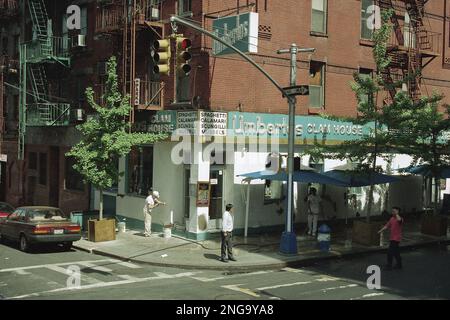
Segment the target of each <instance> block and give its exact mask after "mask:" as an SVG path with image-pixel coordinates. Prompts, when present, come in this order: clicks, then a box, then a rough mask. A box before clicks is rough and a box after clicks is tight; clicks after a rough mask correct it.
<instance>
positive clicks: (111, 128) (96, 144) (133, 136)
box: [66, 57, 165, 220]
mask: <svg viewBox="0 0 450 320" xmlns="http://www.w3.org/2000/svg"><path fill="white" fill-rule="evenodd" d="M116 69H117V62H116V58H115V57H111V58H110V59H109V61H108V63H107V73H108V75H107V81H106V88H105V93H104V96H103V98H104V99H103V100H104V101H105V105H103V106H101V105H98V104H97V103H96V102H95V100H94V91H93V90H92V88H91V87H89V88H87V89H86V97H87V101H88V103H89V105H90V106H91V107H92V108H93V109H94V110H95V111H96V112H97V114H96V117H92V118H89V119H88V120H87V121H86V122H85V123H83V124H81V125H79V126H77V129H78V130H79V131H80V132H81V135H82V139H81V141H80V142H79V143H78V144H76V145H75V146H73V147H72V149H71V150H70V151H69V152H68V153H67V154H66V156H69V157H73V158H74V159H75V165H74V166H73V168H74V169H75V170H76V171H78V172H79V173H80V174H81V175H82V176H83V178H84V181H85V182H86V183H90V184H92V185H93V186H94V187H95V188H97V189H98V190H99V191H100V220H101V219H103V190H104V189H106V188H111V187H112V185H113V183H114V182H117V181H118V180H119V177H120V176H123V172H119V170H118V168H117V166H116V164H117V161H118V159H119V158H120V157H123V156H125V155H127V154H128V153H129V152H130V151H131V148H132V147H133V146H135V145H140V144H146V143H153V142H156V141H158V140H161V139H163V138H164V137H165V136H164V135H162V134H149V133H134V132H131V125H130V123H129V122H128V121H127V120H126V118H127V117H128V116H129V114H130V111H131V105H130V97H129V95H125V96H122V94H121V93H120V92H119V90H118V81H117V74H116Z"/></svg>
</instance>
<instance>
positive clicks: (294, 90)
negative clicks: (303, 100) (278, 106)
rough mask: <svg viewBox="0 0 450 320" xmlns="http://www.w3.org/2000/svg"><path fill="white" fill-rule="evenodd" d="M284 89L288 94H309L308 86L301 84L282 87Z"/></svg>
mask: <svg viewBox="0 0 450 320" xmlns="http://www.w3.org/2000/svg"><path fill="white" fill-rule="evenodd" d="M283 90H284V91H286V94H287V95H288V96H308V95H309V86H308V85H301V86H292V87H286V88H283Z"/></svg>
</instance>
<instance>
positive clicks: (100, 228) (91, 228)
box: [88, 219, 116, 242]
mask: <svg viewBox="0 0 450 320" xmlns="http://www.w3.org/2000/svg"><path fill="white" fill-rule="evenodd" d="M88 240H89V241H93V242H102V241H111V240H116V220H115V219H103V220H89V223H88Z"/></svg>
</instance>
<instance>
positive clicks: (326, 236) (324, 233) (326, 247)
mask: <svg viewBox="0 0 450 320" xmlns="http://www.w3.org/2000/svg"><path fill="white" fill-rule="evenodd" d="M317 241H318V242H319V249H320V251H322V252H328V251H330V242H331V229H330V227H329V226H327V225H326V224H323V225H321V226H320V228H319V232H318V233H317Z"/></svg>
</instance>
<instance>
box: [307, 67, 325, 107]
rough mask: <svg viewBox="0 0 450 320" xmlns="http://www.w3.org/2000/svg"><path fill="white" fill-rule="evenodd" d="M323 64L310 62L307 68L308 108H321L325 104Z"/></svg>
mask: <svg viewBox="0 0 450 320" xmlns="http://www.w3.org/2000/svg"><path fill="white" fill-rule="evenodd" d="M324 69H325V64H324V63H323V62H317V61H311V63H310V67H309V106H310V107H313V108H323V107H324V105H325V103H324V100H325V90H324V83H325V81H324V80H325V79H324V76H325V72H324Z"/></svg>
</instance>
